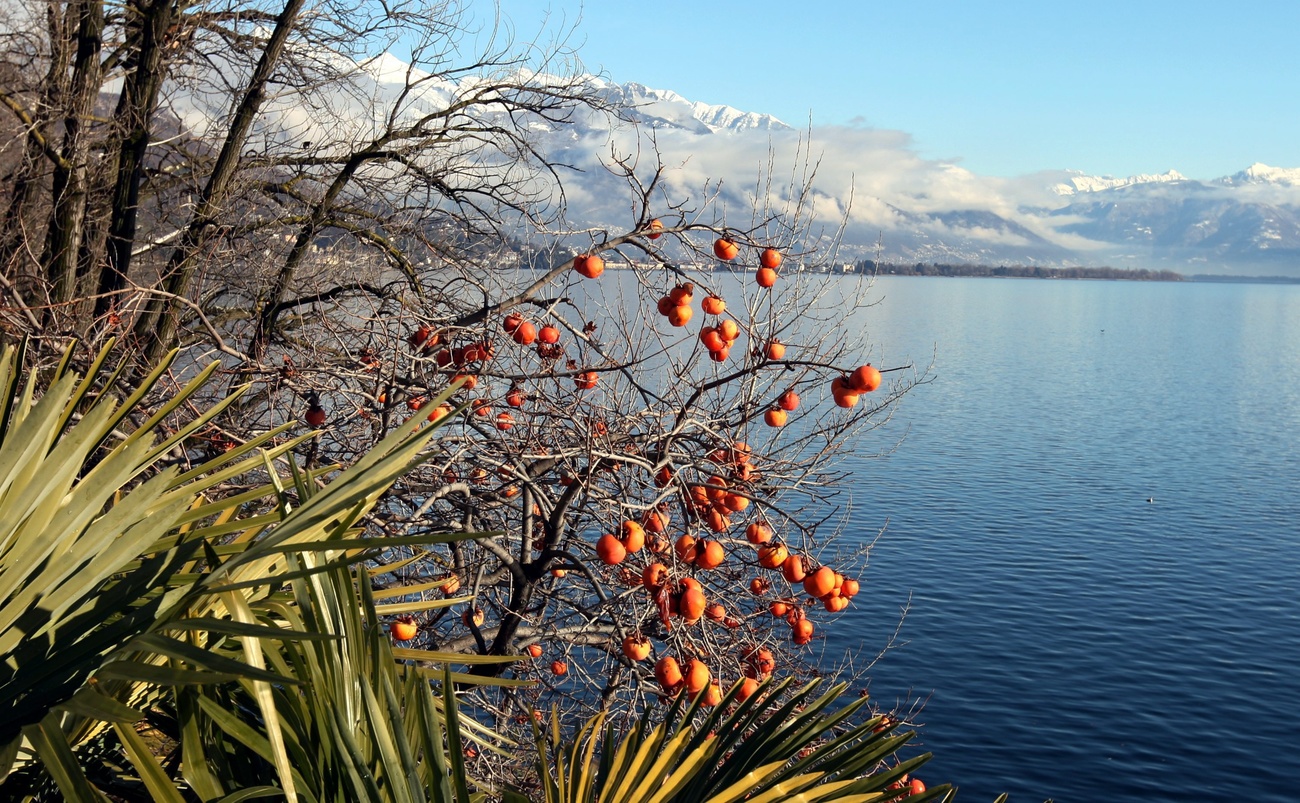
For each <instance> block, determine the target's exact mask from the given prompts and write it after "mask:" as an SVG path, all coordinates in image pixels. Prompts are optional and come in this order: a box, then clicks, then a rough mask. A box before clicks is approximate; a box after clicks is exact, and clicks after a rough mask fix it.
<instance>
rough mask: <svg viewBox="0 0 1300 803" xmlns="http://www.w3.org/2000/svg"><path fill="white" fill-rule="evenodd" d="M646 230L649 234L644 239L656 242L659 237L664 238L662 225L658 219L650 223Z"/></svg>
mask: <svg viewBox="0 0 1300 803" xmlns="http://www.w3.org/2000/svg"><path fill="white" fill-rule="evenodd" d="M646 230H647V231H648V232H649V233H648V234H647V235H646V237H649V238H650V239H651V240H658V239H659V238H660V237H662V236H664V235H663V230H664V224H663V223H662V222H661V221H660V220H659V219H658V218H655V219H654V220H652V221H650V224H649V225H647V226H646Z"/></svg>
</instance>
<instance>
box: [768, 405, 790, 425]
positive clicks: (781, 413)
mask: <svg viewBox="0 0 1300 803" xmlns="http://www.w3.org/2000/svg"><path fill="white" fill-rule="evenodd" d="M788 418H789V416H788V414H787V413H786V411H785V410H782V409H781V408H780V407H773V408H772V409H770V410H768V411H767V412H766V413H763V421H765V422H766V423H767V425H768V426H769V427H783V426H785V422H786V420H787V419H788Z"/></svg>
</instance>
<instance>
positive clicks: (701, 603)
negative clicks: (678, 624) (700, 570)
mask: <svg viewBox="0 0 1300 803" xmlns="http://www.w3.org/2000/svg"><path fill="white" fill-rule="evenodd" d="M708 604H709V603H708V600H707V599H705V597H704V592H703V591H701V590H699V589H698V588H687V589H686V590H685V591H683V592H682V598H681V600H680V601H679V602H678V603H677V608H678V610H679V611H680V612H681V614H682V618H683V619H685V620H686V624H688V625H693V624H695V623H696V622H698V621H700V617H701V616H703V615H704V609H705V608H706V607H708Z"/></svg>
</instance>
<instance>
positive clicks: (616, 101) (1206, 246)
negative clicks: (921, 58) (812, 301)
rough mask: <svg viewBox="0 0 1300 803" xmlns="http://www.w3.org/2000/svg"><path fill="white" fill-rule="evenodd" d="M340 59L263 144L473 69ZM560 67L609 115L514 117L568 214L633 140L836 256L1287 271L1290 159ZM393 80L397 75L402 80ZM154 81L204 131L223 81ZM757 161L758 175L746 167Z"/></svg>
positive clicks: (292, 102) (294, 140)
mask: <svg viewBox="0 0 1300 803" xmlns="http://www.w3.org/2000/svg"><path fill="white" fill-rule="evenodd" d="M339 58H340V59H341V57H339ZM346 67H347V65H344V64H342V63H340V64H339V65H338V69H340V71H344V72H346V71H347V70H346ZM351 75H352V76H353V77H352V78H350V79H349V80H350V83H348V84H347V85H346V87H347V89H346V91H341V92H339V93H338V95H337V96H336V97H329V98H320V97H316V98H314V99H313V101H314V105H313V104H307V103H302V102H300V101H298V100H296V99H295V98H294V97H293V95H292V94H291V93H287V94H285V95H283V96H280V97H277V98H276V99H275V100H273V101H272V102H271V103H269V104H268V106H267V109H266V111H265V113H264V115H263V118H262V120H261V121H260V123H259V130H260V132H261V133H260V136H262V137H263V141H264V142H266V143H267V144H266V145H265V146H263V147H266V148H267V149H271V148H275V147H279V148H285V147H290V148H306V147H307V146H308V144H310V143H320V142H366V141H369V139H370V138H372V137H373V136H375V134H374V132H375V131H376V130H378V127H379V126H382V125H385V124H386V122H387V120H388V116H387V115H388V114H389V112H390V106H391V104H392V103H395V102H397V101H396V99H397V98H399V97H401V98H403V100H402V101H401V102H402V103H404V104H406V107H407V108H406V110H405V113H406V114H409V115H412V116H418V115H419V114H427V113H428V111H429V110H431V109H438V108H446V107H447V106H448V105H449V104H451V103H452V102H453V99H455V98H457V97H461V96H464V94H466V93H467V92H469V91H471V90H472V89H473V87H474V86H475V85H476V84H475V81H476V80H481V79H474V78H469V77H467V78H463V79H461V80H460V81H458V82H453V81H449V80H446V79H443V78H439V77H434V76H430V75H428V74H427V73H423V72H420V71H419V70H412V69H410V68H408V66H407V65H406V64H404V63H403V62H401V61H400V60H399V59H396V58H394V57H392V56H390V55H383V56H380V57H377V58H373V59H370V60H369V61H366V62H363V63H361V64H360V65H352V68H351ZM532 78H533V79H534V80H540V81H543V82H544V81H547V80H549V79H548V78H547V77H546V76H532ZM557 80H558V79H557ZM577 80H578V81H579V82H580V83H582V84H584V85H585V86H586V88H587V89H589V90H590V91H591V92H593V93H595V94H596V95H598V96H599V97H600V98H601V99H602V100H603V101H604V102H605V103H607V104H608V105H610V106H612V107H615V108H617V109H618V110H620V113H618V114H610V113H608V112H605V111H595V110H590V109H586V108H578V109H576V110H574V113H573V114H571V115H569V116H567V117H564V118H557V119H542V118H538V119H536V120H528V119H522V120H516V121H515V122H516V123H519V124H522V125H523V126H524V127H525V128H526V129H527V130H530V131H532V132H534V134H535V136H536V138H537V141H536V143H535V144H536V146H537V147H538V148H539V149H540V150H542V151H544V152H546V153H548V154H550V155H551V156H552V157H553V158H554V159H555V160H556V161H557V162H559V163H563V164H567V165H570V166H572V167H573V168H575V169H574V170H573V171H572V172H568V171H566V172H565V174H564V176H563V180H564V182H565V184H566V187H565V193H564V197H565V200H566V207H565V208H566V214H567V216H568V219H569V221H570V222H571V223H572V224H574V225H576V226H579V227H606V228H608V229H609V230H611V231H618V230H620V229H621V228H622V227H624V226H626V224H627V221H626V216H627V212H628V200H629V198H628V190H629V187H628V177H627V176H624V175H619V174H617V171H615V172H611V171H610V169H609V165H610V162H609V156H610V154H611V153H614V154H623V155H627V154H635V155H637V158H636V159H635V160H634V161H632V162H629V163H628V164H634V166H635V167H634V169H636V170H637V179H638V180H642V181H644V180H646V179H648V178H649V175H648V174H645V175H643V171H644V170H649V169H653V167H654V165H656V164H662V165H664V166H665V167H666V168H667V171H666V173H665V174H664V175H663V176H662V177H661V178H660V180H659V182H658V183H657V187H658V189H659V190H661V191H662V192H663V193H664V197H666V198H667V199H668V200H670V201H671V202H674V203H685V204H686V206H687V208H690V207H691V205H692V203H698V202H700V201H701V200H702V199H704V198H705V197H706V196H708V195H713V196H714V198H713V202H714V204H715V206H714V208H715V209H716V210H718V212H719V213H720V214H724V213H725V214H727V215H740V216H741V217H742V218H743V217H747V216H748V214H749V213H748V210H749V209H751V208H752V207H753V205H754V204H755V203H760V204H762V205H764V206H765V207H766V208H767V209H768V210H780V209H790V208H792V204H794V203H795V202H796V199H797V198H800V197H802V198H803V199H804V201H805V202H806V203H811V206H812V211H814V212H815V213H816V216H817V218H818V219H819V220H820V221H823V223H824V226H823V228H821V229H819V228H817V227H814V228H813V229H811V230H810V232H809V235H810V236H811V237H813V238H814V239H815V238H817V237H818V236H819V232H820V231H822V230H834V229H836V227H837V226H839V225H840V224H841V223H842V224H843V237H844V239H843V244H842V246H843V247H842V249H841V250H840V252H839V254H838V256H837V258H844V257H854V256H859V257H868V256H874V254H875V249H876V244H877V242H878V241H883V243H884V249H885V251H884V255H883V256H884V259H886V260H896V261H902V260H906V261H926V262H975V263H984V264H1039V265H1045V266H1061V265H1111V266H1114V267H1134V268H1166V269H1173V270H1178V271H1183V272H1189V273H1237V274H1260V273H1270V274H1291V275H1300V168H1281V167H1270V166H1268V165H1264V164H1253V165H1250V166H1249V167H1247V168H1246V169H1244V170H1242V171H1241V172H1238V173H1235V174H1233V175H1230V176H1224V177H1221V178H1213V179H1201V180H1198V179H1193V178H1189V177H1187V176H1184V175H1183V174H1181V173H1179V172H1178V171H1176V170H1172V169H1171V170H1167V171H1166V172H1163V173H1152V174H1142V175H1135V176H1128V177H1124V178H1116V177H1111V176H1090V175H1085V174H1084V173H1081V172H1078V171H1050V172H1044V173H1039V174H1031V175H1026V176H1022V177H1019V178H1015V179H1004V178H992V177H984V176H979V175H977V174H974V173H972V172H970V171H969V170H966V169H964V168H963V167H961V165H960V164H957V163H953V162H946V161H935V160H926V159H922V158H920V157H919V156H918V155H917V154H916V153H915V151H914V149H913V148H912V145H911V141H910V138H909V137H908V136H907V135H906V134H904V133H903V132H898V131H889V130H881V129H871V128H865V127H852V126H830V127H818V128H813V129H812V130H811V131H808V130H796V129H794V128H792V127H791V126H789V125H786V124H785V123H784V122H782V121H781V120H778V119H777V118H775V117H773V116H771V115H768V114H763V113H760V112H751V111H744V110H740V109H736V108H733V107H731V106H728V105H725V104H709V103H704V102H700V101H693V100H690V99H688V98H684V97H682V96H681V95H679V94H678V93H676V92H673V91H671V90H667V89H654V88H650V87H647V86H644V85H642V84H639V83H633V82H628V83H616V82H613V81H610V80H608V79H606V78H601V77H596V76H580V77H579V78H578V79H577ZM408 82H412V83H413V86H414V90H413V91H410V92H406V93H403V91H402V90H403V88H404V87H405V86H406V85H407V83H408ZM181 86H184V83H183V82H182V84H181ZM172 97H173V107H172V109H171V111H172V113H174V114H176V116H177V117H178V118H179V119H180V120H181V121H182V123H183V124H184V125H185V126H186V127H187V128H188V129H189V130H190V131H192V132H194V133H195V134H197V135H199V136H211V135H213V132H220V131H221V130H222V125H223V119H224V115H225V113H226V110H227V108H228V105H229V99H228V97H227V96H225V95H210V96H204V95H200V94H198V93H191V94H188V95H187V94H186V93H185V92H184V91H177V92H174V93H173V95H172ZM308 108H310V109H311V111H310V112H309V111H307V109H308ZM648 154H653V155H654V158H646V157H647V155H648ZM772 168H775V171H774V173H773V175H772V176H771V178H772V182H771V183H766V182H762V181H760V182H757V183H756V181H755V179H756V177H758V176H759V175H760V174H761V173H762V172H763V171H764V170H767V169H772ZM782 176H786V177H792V178H788V179H787V181H790V180H793V181H795V182H796V183H798V182H799V181H802V180H803V179H804V178H805V177H808V176H811V177H812V178H811V181H812V191H811V192H809V193H806V194H801V190H800V188H799V187H797V186H787V185H785V184H782Z"/></svg>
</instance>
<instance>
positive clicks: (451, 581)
mask: <svg viewBox="0 0 1300 803" xmlns="http://www.w3.org/2000/svg"><path fill="white" fill-rule="evenodd" d="M438 590H439V591H441V592H442V594H443V596H445V597H450V596H452V595H453V594H455V593H456V592H457V591H460V578H459V577H456V576H455V575H452V576H451V577H449V578H447V582H445V583H443V584H442V585H440V586H438Z"/></svg>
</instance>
